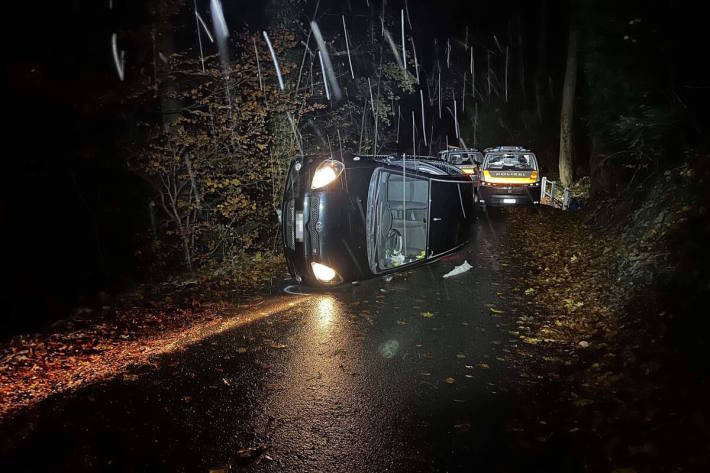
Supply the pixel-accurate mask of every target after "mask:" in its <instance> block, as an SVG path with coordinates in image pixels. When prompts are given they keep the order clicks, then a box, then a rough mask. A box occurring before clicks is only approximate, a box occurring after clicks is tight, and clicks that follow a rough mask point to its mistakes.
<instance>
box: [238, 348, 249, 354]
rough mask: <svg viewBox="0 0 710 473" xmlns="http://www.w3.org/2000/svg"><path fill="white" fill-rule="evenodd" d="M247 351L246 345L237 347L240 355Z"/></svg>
mask: <svg viewBox="0 0 710 473" xmlns="http://www.w3.org/2000/svg"><path fill="white" fill-rule="evenodd" d="M246 352H247V349H246V347H239V348H237V353H239V354H240V355H243V354H244V353H246Z"/></svg>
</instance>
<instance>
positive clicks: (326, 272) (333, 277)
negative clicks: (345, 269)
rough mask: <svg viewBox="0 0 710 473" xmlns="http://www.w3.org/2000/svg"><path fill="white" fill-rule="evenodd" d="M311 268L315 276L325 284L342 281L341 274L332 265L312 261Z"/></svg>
mask: <svg viewBox="0 0 710 473" xmlns="http://www.w3.org/2000/svg"><path fill="white" fill-rule="evenodd" d="M311 269H312V270H313V276H315V277H316V279H317V280H318V282H322V283H325V284H337V283H338V282H340V276H339V275H338V273H336V272H335V270H334V269H333V268H331V267H330V266H326V265H324V264H321V263H311Z"/></svg>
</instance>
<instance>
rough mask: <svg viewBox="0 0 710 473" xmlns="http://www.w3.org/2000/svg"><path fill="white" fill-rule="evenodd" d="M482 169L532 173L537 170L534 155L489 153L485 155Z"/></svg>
mask: <svg viewBox="0 0 710 473" xmlns="http://www.w3.org/2000/svg"><path fill="white" fill-rule="evenodd" d="M483 168H484V169H492V170H503V169H505V170H512V171H534V170H536V169H537V162H536V161H535V155H533V154H532V153H489V154H487V155H486V163H485V165H484V166H483Z"/></svg>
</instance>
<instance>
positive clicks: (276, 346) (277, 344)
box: [271, 343, 286, 350]
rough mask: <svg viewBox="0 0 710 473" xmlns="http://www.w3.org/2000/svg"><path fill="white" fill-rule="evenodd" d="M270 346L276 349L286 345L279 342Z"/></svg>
mask: <svg viewBox="0 0 710 473" xmlns="http://www.w3.org/2000/svg"><path fill="white" fill-rule="evenodd" d="M271 348H274V349H276V350H282V349H284V348H286V345H284V344H281V343H272V344H271Z"/></svg>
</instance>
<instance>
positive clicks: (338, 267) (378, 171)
mask: <svg viewBox="0 0 710 473" xmlns="http://www.w3.org/2000/svg"><path fill="white" fill-rule="evenodd" d="M334 161H337V162H340V163H342V164H343V165H344V166H343V167H344V169H343V171H342V173H341V174H340V175H339V176H338V178H337V179H335V180H334V181H332V182H330V183H329V184H328V185H326V186H324V187H322V188H319V189H311V182H312V180H313V177H314V173H315V171H316V169H317V168H318V166H319V165H321V164H322V163H324V162H328V163H333V162H334ZM403 164H404V169H403ZM400 196H401V197H400ZM472 196H473V185H472V183H471V181H470V180H469V179H468V178H466V176H464V175H463V174H462V173H461V172H460V171H458V170H457V169H455V168H454V167H452V166H448V165H446V164H444V163H441V162H438V163H435V162H432V161H429V160H416V161H413V160H411V159H409V158H407V159H405V160H404V163H403V162H402V160H401V159H397V158H395V157H394V156H389V157H387V156H377V157H373V156H357V155H353V154H351V153H345V154H344V155H343V158H342V160H331V158H330V157H329V156H306V157H297V158H294V159H293V160H292V162H291V166H290V168H289V172H288V177H287V181H286V186H285V190H284V196H283V203H282V231H283V246H284V254H285V256H286V261H287V264H288V269H289V272H290V273H291V275H292V276H293V277H294V278H295V279H296V280H297V281H298V282H299V283H304V284H308V285H333V284H338V283H342V282H347V281H357V280H363V279H368V278H371V277H375V276H379V275H382V274H388V273H391V272H395V271H401V270H404V269H409V268H411V267H414V266H416V265H419V264H424V263H426V262H429V261H432V260H434V259H437V258H439V257H440V256H441V255H443V254H446V253H448V252H451V251H454V250H455V249H456V248H458V247H460V246H462V245H464V244H465V243H466V242H467V240H468V232H469V227H470V222H471V219H472V214H473V209H472V201H473V200H472ZM384 233H387V234H386V235H385V234H384ZM385 253H387V254H385ZM312 263H318V264H322V265H326V266H327V267H329V268H332V269H333V270H334V271H335V272H336V273H337V277H336V278H334V279H333V280H332V281H329V282H328V283H324V282H323V281H319V280H318V279H316V277H315V275H314V271H313V270H312Z"/></svg>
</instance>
